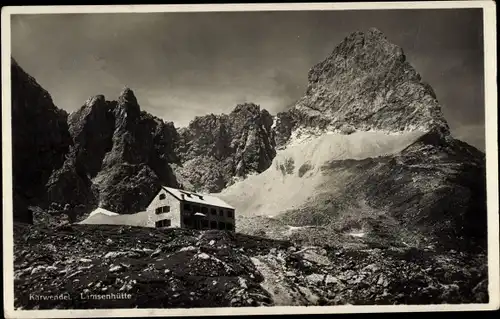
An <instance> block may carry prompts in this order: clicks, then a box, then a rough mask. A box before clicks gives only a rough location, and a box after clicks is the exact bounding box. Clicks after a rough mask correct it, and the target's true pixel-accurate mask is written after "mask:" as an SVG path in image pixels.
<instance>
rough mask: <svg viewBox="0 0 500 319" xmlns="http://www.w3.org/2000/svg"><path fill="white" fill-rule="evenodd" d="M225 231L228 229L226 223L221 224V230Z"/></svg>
mask: <svg viewBox="0 0 500 319" xmlns="http://www.w3.org/2000/svg"><path fill="white" fill-rule="evenodd" d="M225 229H226V223H224V222H219V230H225Z"/></svg>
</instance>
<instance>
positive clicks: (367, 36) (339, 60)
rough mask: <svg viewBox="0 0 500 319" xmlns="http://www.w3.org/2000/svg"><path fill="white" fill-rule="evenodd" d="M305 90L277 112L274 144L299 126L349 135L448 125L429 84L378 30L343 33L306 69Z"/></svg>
mask: <svg viewBox="0 0 500 319" xmlns="http://www.w3.org/2000/svg"><path fill="white" fill-rule="evenodd" d="M308 81H309V83H308V86H307V92H306V94H305V95H304V96H303V97H302V98H301V99H300V100H299V101H298V102H297V103H296V104H295V105H294V106H293V107H292V108H291V109H290V110H287V111H284V112H281V113H279V114H278V115H277V124H276V134H277V144H278V145H280V146H281V145H284V144H285V143H286V142H287V141H288V139H289V138H290V135H291V134H292V132H293V131H294V130H296V129H298V128H303V129H319V130H320V131H324V130H330V131H339V132H342V133H351V132H353V131H357V130H362V131H365V130H375V131H377V130H378V131H388V132H400V131H411V130H422V131H430V130H432V129H437V130H439V131H441V132H442V133H443V134H445V135H446V134H448V132H449V128H448V125H447V123H446V121H445V119H444V117H443V114H442V112H441V109H440V106H439V103H438V102H437V100H436V95H435V93H434V91H433V90H432V88H431V87H430V86H429V85H428V84H427V83H425V82H422V80H421V77H420V75H419V74H418V73H417V72H416V71H415V69H413V67H412V66H411V65H410V64H409V63H408V62H407V61H406V57H405V55H404V52H403V50H402V49H401V48H400V47H398V46H396V45H394V44H392V43H390V42H389V41H388V40H387V38H386V37H385V36H384V35H383V34H382V32H380V31H379V30H377V29H374V28H372V29H370V30H369V31H368V32H365V33H363V32H354V33H352V34H350V35H349V36H347V37H346V38H345V39H344V40H343V41H342V42H341V43H340V44H339V45H338V46H337V47H336V48H335V49H334V50H333V52H332V53H331V54H330V56H329V57H327V58H326V59H325V60H324V61H322V62H320V63H318V64H316V65H315V66H314V67H313V68H311V70H310V71H309V75H308Z"/></svg>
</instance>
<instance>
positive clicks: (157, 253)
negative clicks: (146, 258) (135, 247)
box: [150, 248, 161, 258]
mask: <svg viewBox="0 0 500 319" xmlns="http://www.w3.org/2000/svg"><path fill="white" fill-rule="evenodd" d="M160 253H161V249H160V248H158V249H157V250H155V251H154V252H153V253H152V254H151V256H150V257H151V258H154V257H157V256H158V255H160Z"/></svg>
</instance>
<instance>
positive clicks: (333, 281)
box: [325, 275, 339, 285]
mask: <svg viewBox="0 0 500 319" xmlns="http://www.w3.org/2000/svg"><path fill="white" fill-rule="evenodd" d="M338 282H339V280H338V279H337V277H334V276H332V275H326V278H325V283H326V284H327V285H328V284H336V283H338Z"/></svg>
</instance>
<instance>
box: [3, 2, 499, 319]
mask: <svg viewBox="0 0 500 319" xmlns="http://www.w3.org/2000/svg"><path fill="white" fill-rule="evenodd" d="M441 8H442V9H444V8H448V9H452V8H483V28H484V61H485V77H484V81H485V86H484V88H485V107H486V110H485V133H486V142H485V143H486V167H487V176H486V180H487V200H488V203H487V208H488V272H489V278H488V282H489V286H488V290H489V303H488V304H462V305H445V304H443V305H410V306H408V305H395V306H375V305H374V306H354V305H346V306H308V307H305V306H304V307H302V306H289V307H279V306H278V307H258V308H255V307H249V308H190V309H96V310H94V309H89V310H14V286H13V284H14V281H13V277H14V276H13V275H14V265H13V219H12V214H6V213H5V212H12V176H11V172H12V158H11V153H12V145H11V121H10V119H11V107H10V105H11V89H10V56H11V51H10V16H11V15H12V14H56V13H57V14H66V13H114V12H116V13H118V12H121V13H126V12H129V13H131V12H215V11H218V12H224V11H226V12H229V11H303V10H309V11H312V10H384V9H441ZM495 9H496V8H495V3H494V1H423V2H399V3H393V2H378V3H377V2H372V3H370V2H365V3H288V4H284V3H282V4H273V3H263V4H204V5H199V4H198V5H116V6H110V5H107V6H70V5H67V6H17V7H3V8H2V83H3V84H2V147H3V156H2V170H3V174H2V176H3V212H4V213H3V248H4V256H3V257H4V258H3V260H4V262H3V266H4V271H3V275H4V278H3V280H4V309H5V317H6V318H48V317H50V318H67V317H81V318H92V317H136V316H143V317H154V316H211V315H217V316H220V315H243V314H244V315H259V314H325V313H374V312H427V311H478V310H493V309H499V307H500V283H499V269H500V268H499V211H498V199H499V198H498V142H497V128H498V127H497V89H496V88H497V86H496V84H497V82H496V76H497V63H496V61H497V59H496V56H497V52H496V11H495Z"/></svg>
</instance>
